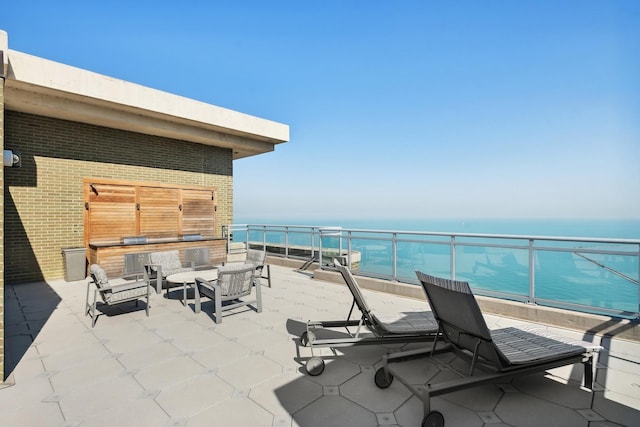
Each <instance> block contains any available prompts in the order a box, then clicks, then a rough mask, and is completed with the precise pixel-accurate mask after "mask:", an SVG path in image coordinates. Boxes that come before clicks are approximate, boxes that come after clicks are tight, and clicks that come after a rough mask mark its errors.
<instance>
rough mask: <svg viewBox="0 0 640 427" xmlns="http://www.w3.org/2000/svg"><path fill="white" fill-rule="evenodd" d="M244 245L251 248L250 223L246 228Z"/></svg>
mask: <svg viewBox="0 0 640 427" xmlns="http://www.w3.org/2000/svg"><path fill="white" fill-rule="evenodd" d="M244 245H245V246H246V249H247V250H249V224H247V226H246V227H245V229H244Z"/></svg>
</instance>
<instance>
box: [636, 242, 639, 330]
mask: <svg viewBox="0 0 640 427" xmlns="http://www.w3.org/2000/svg"><path fill="white" fill-rule="evenodd" d="M638 280H640V245H638ZM636 307H637V310H638V311H636V319H640V285H639V286H638V304H637V306H636Z"/></svg>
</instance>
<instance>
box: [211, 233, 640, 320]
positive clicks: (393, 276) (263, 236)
mask: <svg viewBox="0 0 640 427" xmlns="http://www.w3.org/2000/svg"><path fill="white" fill-rule="evenodd" d="M223 230H226V232H225V234H224V235H225V236H227V239H228V242H231V241H232V236H233V231H241V232H243V233H242V234H244V241H245V242H246V243H247V245H249V244H251V245H256V244H258V245H261V246H262V247H263V249H265V250H267V249H268V248H271V249H273V248H275V247H280V246H282V248H280V255H284V256H285V257H293V256H297V257H300V255H293V253H294V252H296V251H297V252H296V253H299V252H300V248H301V247H305V248H307V250H308V251H307V256H308V257H309V259H310V260H311V261H313V260H315V259H316V258H317V259H318V260H319V262H320V266H321V268H324V264H327V265H330V260H329V261H328V262H325V261H326V260H323V253H328V252H327V250H328V249H331V250H332V251H333V252H331V254H330V255H331V256H334V255H335V251H336V250H337V251H338V254H340V255H343V253H344V257H345V259H346V261H347V263H348V265H349V266H350V267H352V264H353V262H354V261H353V259H352V256H353V254H354V253H356V252H355V251H358V250H359V248H364V250H366V247H373V246H382V245H385V246H384V248H385V251H386V249H387V247H388V250H389V253H390V257H389V259H388V260H386V259H385V260H383V261H382V262H381V263H380V265H379V266H377V267H379V271H374V270H371V269H369V267H368V265H367V263H366V259H363V258H362V257H363V254H361V259H360V262H359V267H360V269H359V272H358V274H359V275H363V276H370V277H378V278H382V279H387V280H391V281H396V282H405V283H413V284H417V280H416V279H415V278H412V277H406V276H403V275H402V274H401V273H400V270H399V260H400V259H401V257H400V255H399V248H400V246H401V245H403V244H414V245H418V246H421V247H422V248H424V247H429V246H434V247H438V246H442V247H445V246H447V247H448V248H449V249H448V269H449V271H448V274H449V276H450V278H452V279H455V278H456V276H457V274H458V272H460V273H461V274H462V273H464V274H463V275H464V276H467V277H465V278H464V280H467V281H469V283H470V284H471V285H472V287H474V277H473V274H472V273H470V272H469V271H461V270H460V267H459V263H463V261H465V254H461V255H460V256H458V251H459V250H460V251H464V250H465V248H468V250H469V251H473V250H474V248H475V250H485V251H486V250H487V249H489V250H505V251H507V252H508V251H511V254H512V255H513V253H514V252H516V253H517V252H519V251H526V252H527V260H528V261H527V264H528V268H527V276H528V284H527V286H528V289H527V290H526V292H522V293H520V294H518V293H514V292H513V291H512V290H508V289H502V290H501V289H482V288H478V287H475V288H474V292H476V293H478V294H479V295H488V296H494V297H498V298H505V299H516V300H522V301H525V302H527V303H530V304H544V305H551V306H555V307H564V308H569V309H575V310H580V311H590V312H597V313H600V314H607V315H612V316H620V317H631V318H640V286H638V285H639V281H638V278H640V240H635V239H610V238H589V237H565V236H542V235H533V236H530V235H514V234H482V233H450V232H429V231H413V230H411V231H398V230H376V229H345V228H342V227H323V226H307V225H277V224H231V225H228V226H224V227H223ZM252 236H253V237H252ZM256 237H257V238H256ZM270 238H272V239H273V241H272V240H270ZM327 238H331V239H337V244H336V245H335V246H334V247H331V248H328V247H327V244H323V240H325V239H327ZM296 242H297V243H296ZM300 242H302V243H300ZM367 242H369V243H373V242H375V243H377V244H378V245H369V244H367ZM358 243H360V244H358ZM323 245H324V248H323ZM595 245H598V246H599V247H597V246H595ZM603 246H605V248H603ZM344 248H346V252H345V251H344ZM270 252H272V251H270ZM543 252H551V253H556V254H559V253H567V254H571V255H575V256H577V257H578V258H580V259H582V260H584V262H585V263H589V264H590V265H592V266H595V267H594V268H596V269H597V271H598V272H599V273H603V272H610V273H612V274H613V275H614V276H616V277H617V278H618V279H620V280H623V281H625V282H624V283H626V282H628V283H631V284H633V285H635V286H636V287H637V292H635V298H636V301H635V304H634V307H633V308H632V309H630V308H626V309H625V308H622V307H605V306H602V307H600V306H597V307H596V306H593V305H588V304H583V303H580V302H576V301H566V300H561V299H554V298H549V297H547V296H545V295H541V293H540V291H539V289H537V287H538V285H539V284H540V281H541V280H540V279H537V278H536V255H538V256H539V255H540V254H541V253H543ZM585 254H590V256H586V255H585ZM593 256H605V257H606V256H608V257H622V258H621V259H624V260H629V261H630V263H631V264H633V262H636V263H637V264H638V267H637V271H633V272H628V271H627V272H621V271H617V270H616V269H615V268H613V267H611V266H610V265H606V264H605V262H602V261H598V260H595V259H593ZM485 257H486V258H488V257H489V253H487V252H485ZM467 258H468V257H467ZM476 263H477V262H476ZM521 266H523V265H521ZM485 267H486V266H485ZM405 270H406V269H405ZM543 271H544V270H543ZM632 276H636V278H634V277H632ZM461 280H462V279H461ZM610 282H611V284H612V283H613V282H612V281H610Z"/></svg>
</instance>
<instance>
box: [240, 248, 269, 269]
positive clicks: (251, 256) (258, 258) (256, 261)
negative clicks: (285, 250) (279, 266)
mask: <svg viewBox="0 0 640 427" xmlns="http://www.w3.org/2000/svg"><path fill="white" fill-rule="evenodd" d="M266 258H267V253H266V252H265V251H258V250H256V249H249V250H247V259H246V260H245V263H246V264H253V265H254V266H256V267H260V266H263V265H264V262H265V259H266Z"/></svg>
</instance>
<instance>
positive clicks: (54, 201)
mask: <svg viewBox="0 0 640 427" xmlns="http://www.w3.org/2000/svg"><path fill="white" fill-rule="evenodd" d="M4 129H5V140H6V141H7V142H6V144H7V147H9V146H10V147H9V148H14V149H17V150H19V151H20V152H21V154H22V167H21V168H5V171H4V172H5V176H4V179H5V182H4V184H5V186H4V195H5V197H4V201H5V206H4V230H5V239H4V250H5V254H6V257H5V280H6V281H8V282H12V283H21V282H29V281H36V280H42V279H45V280H46V279H54V278H60V277H64V262H63V257H62V253H61V250H62V248H67V247H82V246H83V244H84V242H83V239H84V213H83V209H84V208H83V179H84V178H111V179H120V180H126V181H140V182H152V183H165V184H178V185H202V186H213V187H217V189H218V210H217V217H216V224H217V225H216V227H217V230H216V233H217V234H218V235H221V226H222V225H224V224H230V223H231V221H232V195H233V189H232V185H233V159H232V152H231V150H229V149H222V148H217V147H210V146H206V145H202V144H195V143H191V142H186V141H179V140H173V139H168V138H161V137H156V136H150V135H143V134H138V133H134V132H126V131H121V130H115V129H109V128H105V127H100V126H92V125H87V124H83V123H76V122H71V121H66V120H58V119H53V118H49V117H42V116H37V115H32V114H26V113H21V112H15V111H5V117H4Z"/></svg>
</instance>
